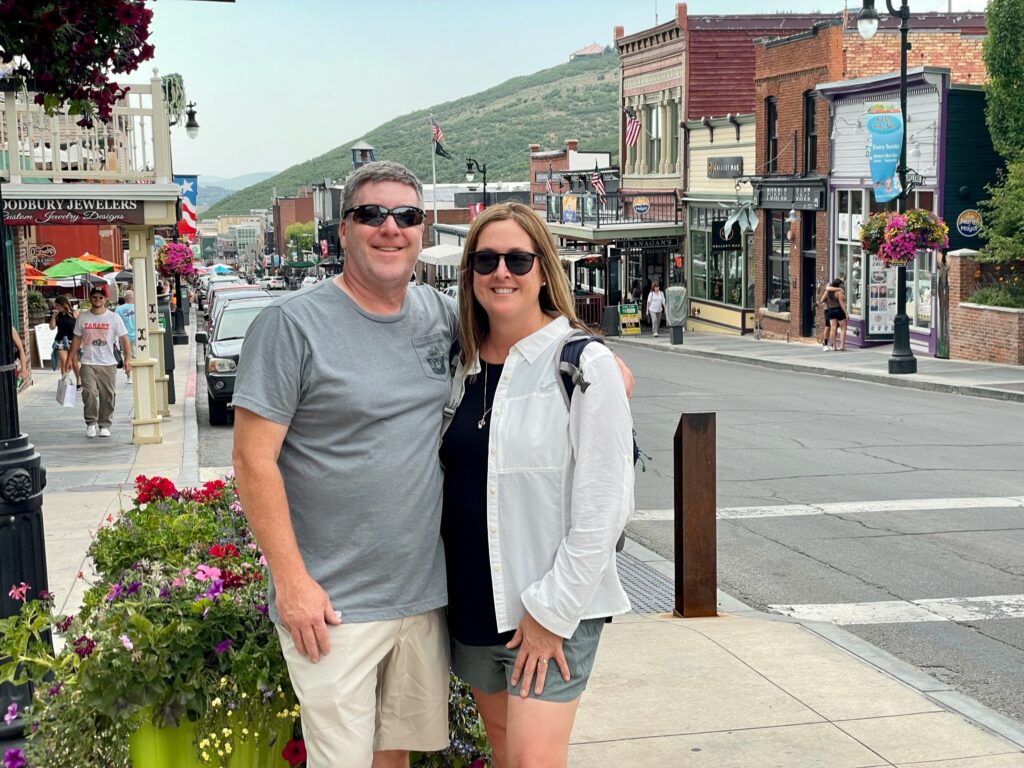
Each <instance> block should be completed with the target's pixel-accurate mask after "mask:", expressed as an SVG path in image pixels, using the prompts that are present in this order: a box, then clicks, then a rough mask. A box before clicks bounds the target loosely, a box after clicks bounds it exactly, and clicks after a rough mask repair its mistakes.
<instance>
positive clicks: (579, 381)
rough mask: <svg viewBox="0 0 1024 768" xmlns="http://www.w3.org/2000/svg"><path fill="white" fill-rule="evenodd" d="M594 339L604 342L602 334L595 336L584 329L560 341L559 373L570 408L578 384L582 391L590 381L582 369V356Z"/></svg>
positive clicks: (563, 393) (567, 406)
mask: <svg viewBox="0 0 1024 768" xmlns="http://www.w3.org/2000/svg"><path fill="white" fill-rule="evenodd" d="M592 341H596V342H597V343H599V344H604V339H602V338H601V337H600V336H593V335H591V334H589V333H584V332H583V331H577V332H576V333H573V334H570V335H568V336H566V337H565V338H564V339H562V341H561V342H560V344H561V348H560V349H559V350H558V355H557V359H558V375H559V376H560V377H561V379H562V397H563V398H564V399H565V408H566V410H568V409H569V403H570V401H571V400H572V393H573V390H575V388H576V387H577V386H578V387H579V388H580V392H586V391H587V387H589V386H590V382H589V381H587V380H586V379H584V378H583V371H582V369H580V358H581V357H582V356H583V350H584V348H585V347H586V346H587V345H588V344H590V343H591V342H592Z"/></svg>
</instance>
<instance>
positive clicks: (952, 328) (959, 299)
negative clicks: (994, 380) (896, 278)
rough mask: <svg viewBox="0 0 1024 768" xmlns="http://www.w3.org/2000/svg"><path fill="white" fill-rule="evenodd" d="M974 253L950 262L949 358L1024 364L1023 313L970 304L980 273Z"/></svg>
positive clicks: (963, 253)
mask: <svg viewBox="0 0 1024 768" xmlns="http://www.w3.org/2000/svg"><path fill="white" fill-rule="evenodd" d="M973 255H974V251H966V250H965V251H953V252H951V253H949V254H948V256H947V258H948V259H949V356H950V358H951V359H953V360H975V361H978V362H988V363H1002V364H1004V365H1024V310H1022V309H1006V308H1001V307H982V306H980V305H977V304H968V303H967V302H968V301H969V300H970V297H971V294H973V293H974V290H975V286H976V277H975V275H976V274H977V273H978V272H979V265H978V262H977V261H975V260H974V259H973V258H972V256H973Z"/></svg>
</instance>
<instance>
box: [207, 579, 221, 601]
mask: <svg viewBox="0 0 1024 768" xmlns="http://www.w3.org/2000/svg"><path fill="white" fill-rule="evenodd" d="M222 592H224V580H223V579H211V580H210V588H209V589H207V590H206V597H208V598H210V599H211V600H216V599H217V598H218V597H219V596H220V595H221V593H222Z"/></svg>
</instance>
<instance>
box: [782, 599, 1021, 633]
mask: <svg viewBox="0 0 1024 768" xmlns="http://www.w3.org/2000/svg"><path fill="white" fill-rule="evenodd" d="M768 608H769V610H771V611H772V612H774V613H781V614H782V615H783V616H791V617H793V618H795V619H800V620H801V621H822V622H826V623H828V624H839V625H842V626H849V625H851V624H904V623H913V622H922V621H955V622H972V621H986V620H990V619H1022V618H1024V595H986V596H981V597H939V598H926V599H923V600H880V601H876V602H868V603H809V604H803V605H769V606H768Z"/></svg>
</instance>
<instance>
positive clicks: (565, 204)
mask: <svg viewBox="0 0 1024 768" xmlns="http://www.w3.org/2000/svg"><path fill="white" fill-rule="evenodd" d="M579 204H580V199H579V197H577V196H576V195H565V196H563V197H562V223H563V224H576V223H577V222H579V220H580V217H579Z"/></svg>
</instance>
